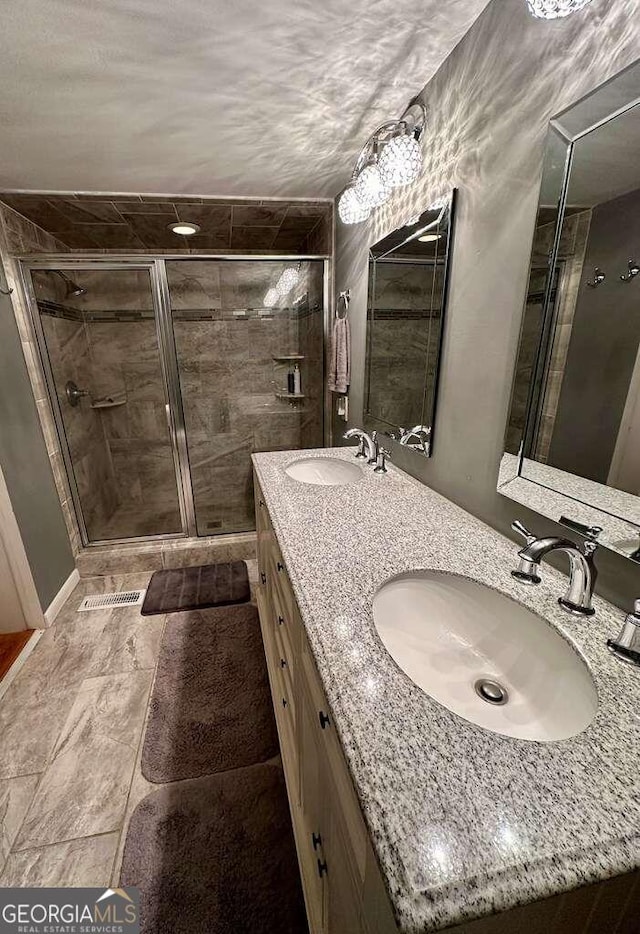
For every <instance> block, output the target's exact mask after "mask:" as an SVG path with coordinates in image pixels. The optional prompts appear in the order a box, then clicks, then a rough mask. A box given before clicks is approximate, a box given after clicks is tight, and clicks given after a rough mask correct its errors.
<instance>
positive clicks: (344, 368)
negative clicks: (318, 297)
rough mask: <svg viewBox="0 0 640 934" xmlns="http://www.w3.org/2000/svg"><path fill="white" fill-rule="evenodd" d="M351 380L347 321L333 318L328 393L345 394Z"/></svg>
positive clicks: (349, 330)
mask: <svg viewBox="0 0 640 934" xmlns="http://www.w3.org/2000/svg"><path fill="white" fill-rule="evenodd" d="M350 379H351V329H350V327H349V319H348V318H347V317H346V315H345V317H344V318H335V320H334V322H333V334H332V336H331V363H330V366H329V391H330V392H343V393H344V392H347V391H348V389H349V381H350Z"/></svg>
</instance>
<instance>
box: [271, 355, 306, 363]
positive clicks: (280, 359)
mask: <svg viewBox="0 0 640 934" xmlns="http://www.w3.org/2000/svg"><path fill="white" fill-rule="evenodd" d="M271 359H272V360H273V362H274V363H295V362H296V361H300V360H304V354H302V353H290V354H278V356H274V357H272V358H271Z"/></svg>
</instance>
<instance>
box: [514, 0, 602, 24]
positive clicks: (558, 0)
mask: <svg viewBox="0 0 640 934" xmlns="http://www.w3.org/2000/svg"><path fill="white" fill-rule="evenodd" d="M590 2H591V0H527V6H528V7H529V12H530V13H532V14H533V16H537V17H538V18H539V19H559V18H560V17H562V16H568V15H569V14H570V13H575V12H576V11H577V10H581V9H582V7H583V6H586V5H587V3H590Z"/></svg>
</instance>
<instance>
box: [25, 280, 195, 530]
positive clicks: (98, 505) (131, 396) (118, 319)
mask: <svg viewBox="0 0 640 934" xmlns="http://www.w3.org/2000/svg"><path fill="white" fill-rule="evenodd" d="M31 280H32V284H33V292H34V297H35V300H36V304H37V316H36V317H37V320H36V330H37V331H38V332H39V341H40V346H41V350H42V351H43V357H44V358H45V371H46V370H48V374H47V375H48V382H49V386H50V391H51V396H52V403H53V405H54V409H57V423H58V429H59V431H60V433H61V434H62V435H63V438H62V441H63V449H64V447H65V444H66V460H67V472H68V474H69V479H70V483H71V485H72V487H75V489H72V493H73V494H74V501H75V503H76V511H77V512H78V513H79V517H78V518H79V522H80V525H81V527H82V526H84V533H85V536H86V540H87V542H88V543H95V542H104V541H111V540H122V539H131V538H142V537H148V536H157V535H162V536H166V535H172V534H181V533H182V528H183V523H182V518H181V510H180V501H179V496H178V487H177V481H176V470H175V462H174V453H173V447H172V443H171V435H170V431H169V427H168V421H167V411H168V410H167V398H166V393H165V385H164V379H163V372H162V366H161V359H160V348H159V343H158V335H157V327H156V310H155V306H154V301H153V292H152V287H151V272H150V268H149V267H138V268H132V267H128V268H113V267H106V266H102V267H101V266H100V265H98V264H96V265H95V266H91V267H89V266H87V267H86V268H85V267H80V266H78V267H75V266H74V267H73V268H69V269H64V268H60V269H42V268H38V269H35V268H34V269H32V271H31ZM47 361H48V367H47Z"/></svg>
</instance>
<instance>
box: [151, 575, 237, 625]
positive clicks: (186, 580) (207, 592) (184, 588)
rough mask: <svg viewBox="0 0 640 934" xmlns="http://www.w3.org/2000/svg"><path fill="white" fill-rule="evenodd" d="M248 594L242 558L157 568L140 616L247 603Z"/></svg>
mask: <svg viewBox="0 0 640 934" xmlns="http://www.w3.org/2000/svg"><path fill="white" fill-rule="evenodd" d="M250 595H251V591H250V588H249V577H248V575H247V565H246V564H245V563H244V561H228V562H224V563H220V564H202V565H200V566H198V567H194V568H170V569H168V570H165V571H156V572H155V574H154V575H153V576H152V578H151V580H150V582H149V586H148V587H147V595H146V596H145V598H144V603H143V604H142V610H141V611H140V612H141V613H142V615H143V616H153V615H154V614H156V613H177V612H180V611H184V610H199V609H204V608H205V607H210V606H228V605H229V604H232V603H246V601H247V600H248V599H249V597H250Z"/></svg>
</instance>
